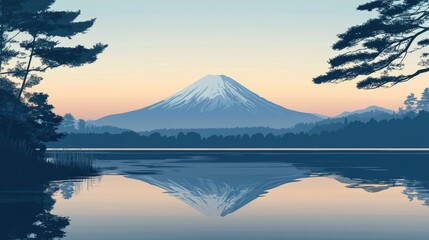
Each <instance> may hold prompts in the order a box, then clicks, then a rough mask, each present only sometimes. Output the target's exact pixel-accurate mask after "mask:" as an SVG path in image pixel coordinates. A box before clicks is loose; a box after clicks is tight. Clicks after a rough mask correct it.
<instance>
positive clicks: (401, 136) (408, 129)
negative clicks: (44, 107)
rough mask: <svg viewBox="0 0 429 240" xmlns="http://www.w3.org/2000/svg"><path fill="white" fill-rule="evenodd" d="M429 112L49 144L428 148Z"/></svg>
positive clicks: (83, 137)
mask: <svg viewBox="0 0 429 240" xmlns="http://www.w3.org/2000/svg"><path fill="white" fill-rule="evenodd" d="M428 122H429V113H428V112H420V113H419V114H418V115H416V116H414V117H408V116H404V117H403V118H392V119H389V120H381V121H376V120H370V121H368V122H366V123H363V122H358V121H354V122H350V123H348V124H347V125H346V126H345V127H344V128H342V129H339V130H334V131H325V132H321V133H320V134H309V133H297V134H294V133H287V134H283V135H274V134H266V135H264V134H261V133H257V134H253V135H248V134H244V135H228V136H222V135H214V136H210V137H201V136H200V135H199V134H198V133H186V134H184V133H180V134H178V135H177V136H170V137H167V136H161V134H159V133H153V134H151V135H149V136H141V135H139V134H137V133H134V132H124V133H121V134H108V133H105V134H70V135H68V136H66V137H65V138H64V139H62V140H61V141H60V142H53V143H49V145H48V146H49V147H60V148H67V147H71V148H121V147H122V148H157V147H159V148H165V147H166V148H182V147H183V148H240V147H244V148H307V147H310V148H325V147H327V148H343V147H344V148H351V147H353V148H423V147H424V148H427V147H429V141H427V138H428V137H427V136H428V135H429V125H428V124H427V123H428Z"/></svg>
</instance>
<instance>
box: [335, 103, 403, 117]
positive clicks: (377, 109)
mask: <svg viewBox="0 0 429 240" xmlns="http://www.w3.org/2000/svg"><path fill="white" fill-rule="evenodd" d="M371 112H382V113H388V114H394V113H395V111H393V110H390V109H387V108H383V107H378V106H369V107H367V108H365V109H361V110H356V111H353V112H343V113H341V114H340V115H338V116H336V117H335V118H343V117H347V116H350V115H353V114H363V113H371Z"/></svg>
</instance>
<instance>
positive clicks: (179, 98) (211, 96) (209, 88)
mask: <svg viewBox="0 0 429 240" xmlns="http://www.w3.org/2000/svg"><path fill="white" fill-rule="evenodd" d="M258 103H259V104H261V98H260V97H259V96H258V95H256V94H255V93H253V92H251V91H249V90H248V89H246V88H245V87H243V86H242V85H241V84H239V83H238V82H236V81H235V80H233V79H232V78H230V77H227V76H225V75H207V76H206V77H204V78H202V79H200V80H198V81H197V82H195V83H194V84H192V85H190V86H189V87H187V88H185V89H183V90H182V91H180V92H178V93H176V94H174V95H173V96H171V97H169V98H167V99H165V100H164V101H162V102H160V103H158V104H155V105H153V106H151V107H150V108H149V109H150V110H154V109H157V108H161V109H189V108H191V107H197V108H199V109H200V112H205V111H213V110H216V109H230V108H235V107H238V108H239V109H240V110H241V111H255V110H256V108H257V105H259V104H258Z"/></svg>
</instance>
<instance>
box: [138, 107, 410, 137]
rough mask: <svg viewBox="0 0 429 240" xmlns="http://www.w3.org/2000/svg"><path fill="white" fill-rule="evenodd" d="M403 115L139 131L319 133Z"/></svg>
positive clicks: (371, 114)
mask: <svg viewBox="0 0 429 240" xmlns="http://www.w3.org/2000/svg"><path fill="white" fill-rule="evenodd" d="M403 117H404V116H403V115H399V114H390V113H388V112H385V111H378V110H374V111H369V112H364V111H362V112H361V113H352V114H350V115H347V117H336V118H328V119H324V120H320V121H317V122H314V123H299V124H297V125H295V126H293V127H291V128H264V127H248V128H208V129H201V128H190V129H184V128H181V129H155V130H152V131H145V132H141V134H142V135H145V136H149V135H150V134H153V133H160V134H161V135H162V136H177V134H179V133H181V132H183V133H190V132H195V133H198V134H200V135H201V136H202V137H209V136H212V135H222V136H230V135H244V134H248V135H253V134H256V133H262V134H264V135H266V134H270V133H272V134H274V135H282V134H286V133H301V132H302V133H309V134H319V133H322V132H331V131H336V130H339V129H342V128H344V127H345V126H346V125H347V123H350V122H354V121H358V122H363V123H366V122H369V121H370V120H371V119H374V120H376V121H381V120H389V119H393V118H403Z"/></svg>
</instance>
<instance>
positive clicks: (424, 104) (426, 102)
mask: <svg viewBox="0 0 429 240" xmlns="http://www.w3.org/2000/svg"><path fill="white" fill-rule="evenodd" d="M417 108H418V109H419V110H420V111H426V112H429V88H426V89H425V90H424V91H423V93H422V97H421V98H420V100H419V101H418V103H417Z"/></svg>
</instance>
